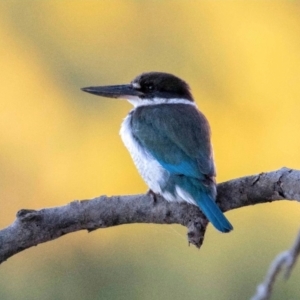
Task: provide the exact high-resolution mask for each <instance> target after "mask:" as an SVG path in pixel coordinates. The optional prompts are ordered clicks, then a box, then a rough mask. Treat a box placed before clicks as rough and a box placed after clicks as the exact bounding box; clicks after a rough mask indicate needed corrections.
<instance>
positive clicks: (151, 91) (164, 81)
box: [131, 72, 194, 101]
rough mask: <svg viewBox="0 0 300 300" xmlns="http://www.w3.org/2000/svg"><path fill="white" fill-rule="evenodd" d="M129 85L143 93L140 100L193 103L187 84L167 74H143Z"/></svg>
mask: <svg viewBox="0 0 300 300" xmlns="http://www.w3.org/2000/svg"><path fill="white" fill-rule="evenodd" d="M131 84H132V85H133V87H134V88H135V89H136V90H139V91H140V92H142V93H143V96H141V98H154V97H158V98H167V99H170V98H183V99H186V100H189V101H194V100H193V96H192V94H191V92H190V88H189V86H188V84H187V83H186V82H185V81H183V80H182V79H180V78H178V77H176V76H174V75H172V74H169V73H162V72H149V73H143V74H141V75H139V76H137V77H136V78H135V79H134V80H133V81H132V82H131Z"/></svg>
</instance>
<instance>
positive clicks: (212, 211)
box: [197, 193, 233, 232]
mask: <svg viewBox="0 0 300 300" xmlns="http://www.w3.org/2000/svg"><path fill="white" fill-rule="evenodd" d="M198 199H199V200H197V204H198V206H199V207H200V209H201V210H202V212H203V213H204V215H205V216H206V217H207V219H208V220H209V221H210V222H211V223H212V224H213V225H214V226H215V227H216V228H217V229H218V230H219V231H221V232H229V231H231V230H232V229H233V227H232V225H231V224H230V222H229V221H228V220H227V218H226V217H225V215H224V214H223V212H222V211H221V210H220V208H219V206H218V205H217V204H216V203H215V201H214V200H213V199H212V198H211V197H210V196H209V195H208V194H205V193H201V196H200V197H199V198H198Z"/></svg>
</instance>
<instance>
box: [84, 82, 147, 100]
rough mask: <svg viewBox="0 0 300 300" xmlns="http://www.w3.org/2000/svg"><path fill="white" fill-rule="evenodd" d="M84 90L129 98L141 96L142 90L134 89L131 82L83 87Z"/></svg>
mask: <svg viewBox="0 0 300 300" xmlns="http://www.w3.org/2000/svg"><path fill="white" fill-rule="evenodd" d="M81 90H82V91H84V92H87V93H91V94H94V95H97V96H102V97H108V98H127V97H130V96H131V97H132V96H136V97H138V96H141V95H143V93H142V92H140V91H138V90H136V89H134V87H133V86H132V85H131V84H123V85H109V86H90V87H85V88H82V89H81Z"/></svg>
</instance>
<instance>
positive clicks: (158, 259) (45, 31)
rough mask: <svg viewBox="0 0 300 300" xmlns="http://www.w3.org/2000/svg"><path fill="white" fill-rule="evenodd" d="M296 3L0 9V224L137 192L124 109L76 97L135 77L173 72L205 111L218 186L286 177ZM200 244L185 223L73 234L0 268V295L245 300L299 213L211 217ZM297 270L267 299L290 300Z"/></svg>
mask: <svg viewBox="0 0 300 300" xmlns="http://www.w3.org/2000/svg"><path fill="white" fill-rule="evenodd" d="M299 13H300V7H299V2H298V1H278V2H277V1H276V2H271V1H265V2H264V1H251V2H250V1H249V2H244V1H240V2H237V1H236V2H234V1H230V2H221V1H220V2H219V1H201V2H200V1H184V0H181V1H180V0H176V1H137V0H136V1H134V0H122V1H121V0H120V1H114V0H113V1H76V0H75V1H58V0H57V1H28V0H22V1H1V2H0V45H1V47H0V66H1V71H0V76H1V100H0V174H1V177H0V178H1V179H0V205H1V210H0V226H1V228H3V227H6V226H8V225H9V224H10V223H12V222H13V221H14V219H15V214H16V212H17V211H18V210H19V209H21V208H31V209H39V208H43V207H51V206H58V205H64V204H66V203H68V202H70V201H72V200H75V199H89V198H93V197H96V196H98V195H103V194H105V195H126V194H136V193H143V192H145V191H146V190H147V188H146V185H145V184H144V183H143V181H142V179H141V178H140V176H139V175H138V173H137V171H136V169H135V167H134V165H133V163H132V161H131V159H130V157H129V154H128V153H127V150H126V149H125V147H124V146H123V145H122V142H121V140H120V137H119V128H120V124H121V122H122V119H123V118H124V117H125V115H126V114H127V113H128V111H129V110H130V109H131V106H130V104H129V103H127V102H126V101H121V100H112V99H104V98H100V97H96V96H92V95H89V94H86V93H83V92H81V91H80V88H81V87H84V86H90V85H105V84H119V83H120V84H121V83H128V82H130V81H131V80H132V79H133V78H134V77H135V76H136V75H138V74H140V73H142V72H145V71H165V72H169V73H174V74H176V75H177V76H179V77H181V78H183V79H185V80H186V81H187V82H188V83H189V84H190V86H191V88H192V92H193V94H194V96H195V99H196V100H197V104H198V106H199V108H200V109H201V110H202V111H203V112H204V113H205V115H206V116H207V117H208V119H209V121H210V124H211V127H212V132H213V144H214V151H215V158H216V164H217V171H218V177H217V180H218V181H219V182H221V181H226V180H229V179H233V178H237V177H241V176H245V175H251V174H256V173H260V172H264V171H272V170H276V169H278V168H281V167H283V166H287V167H291V168H296V169H297V168H298V169H299V168H300V154H299V149H300V118H299V114H300V104H299V100H300V87H299V79H300V78H299V77H300V76H299V69H300V18H299ZM226 215H227V217H228V218H229V220H230V221H231V222H232V224H233V226H234V228H235V229H234V231H233V232H232V233H230V234H226V235H225V234H220V233H218V232H217V231H216V230H214V229H213V228H212V226H211V225H209V228H208V231H207V234H206V239H205V242H204V245H203V246H202V248H201V250H200V251H199V250H197V249H196V248H194V247H188V245H187V240H186V229H185V228H183V227H181V226H177V225H172V226H163V225H161V226H159V225H151V224H149V225H127V226H120V227H115V228H108V229H103V230H97V231H95V232H93V233H90V234H87V233H86V232H77V233H73V234H69V235H67V236H64V237H62V238H60V239H58V240H55V241H52V242H48V243H45V244H42V245H39V246H37V247H35V248H31V249H28V250H26V251H24V252H22V253H20V254H18V255H16V256H14V257H12V258H10V259H9V260H8V261H7V262H5V263H4V264H2V265H1V267H0V299H2V300H6V299H9V300H11V299H75V300H77V299H145V300H150V299H165V300H168V299H172V300H176V299H178V300H179V299H187V300H189V299H218V300H219V299H221V300H223V299H249V298H250V296H251V295H253V294H254V292H255V289H256V285H257V284H258V283H259V282H260V281H261V280H262V279H263V277H264V275H265V273H266V271H267V269H268V267H269V264H270V262H271V261H272V260H273V258H274V257H275V256H276V255H277V254H278V253H279V252H280V251H282V250H284V249H286V248H287V247H289V246H290V245H291V243H292V242H293V240H294V237H295V235H296V233H297V231H298V228H299V219H300V207H299V205H298V204H297V203H293V202H287V201H281V202H280V203H271V204H264V205H257V206H255V207H245V208H242V209H238V210H236V211H230V212H228V213H226ZM299 279H300V267H299V265H298V266H296V268H295V270H294V271H293V274H292V277H291V278H290V279H289V280H288V281H287V282H285V281H284V280H279V282H278V283H277V284H276V288H275V291H274V296H273V298H272V299H299V298H300V288H299Z"/></svg>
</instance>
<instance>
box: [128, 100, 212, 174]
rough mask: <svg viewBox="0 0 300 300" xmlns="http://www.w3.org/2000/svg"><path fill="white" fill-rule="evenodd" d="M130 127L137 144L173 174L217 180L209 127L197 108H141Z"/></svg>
mask: <svg viewBox="0 0 300 300" xmlns="http://www.w3.org/2000/svg"><path fill="white" fill-rule="evenodd" d="M153 116H154V117H153ZM166 118H167V119H168V120H167V121H166ZM131 126H132V130H133V135H134V137H135V138H136V139H137V140H138V142H139V143H140V144H141V145H142V146H144V147H145V148H146V149H147V151H148V152H149V153H151V155H152V156H153V157H154V158H155V159H156V160H157V161H158V162H159V163H160V164H161V165H162V166H163V167H164V168H165V169H166V170H168V171H169V172H170V173H171V174H181V175H185V176H190V177H193V178H198V179H203V178H204V177H206V176H209V177H213V176H215V167H214V162H213V156H212V148H211V144H210V129H209V124H208V122H207V120H206V118H205V116H204V115H203V114H202V113H200V112H199V111H198V110H197V109H196V108H195V107H194V106H192V105H186V104H174V105H172V104H160V105H159V106H156V105H151V106H143V107H139V108H137V109H136V110H135V111H134V113H133V115H132V123H131ZM205 175H206V176H205Z"/></svg>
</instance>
